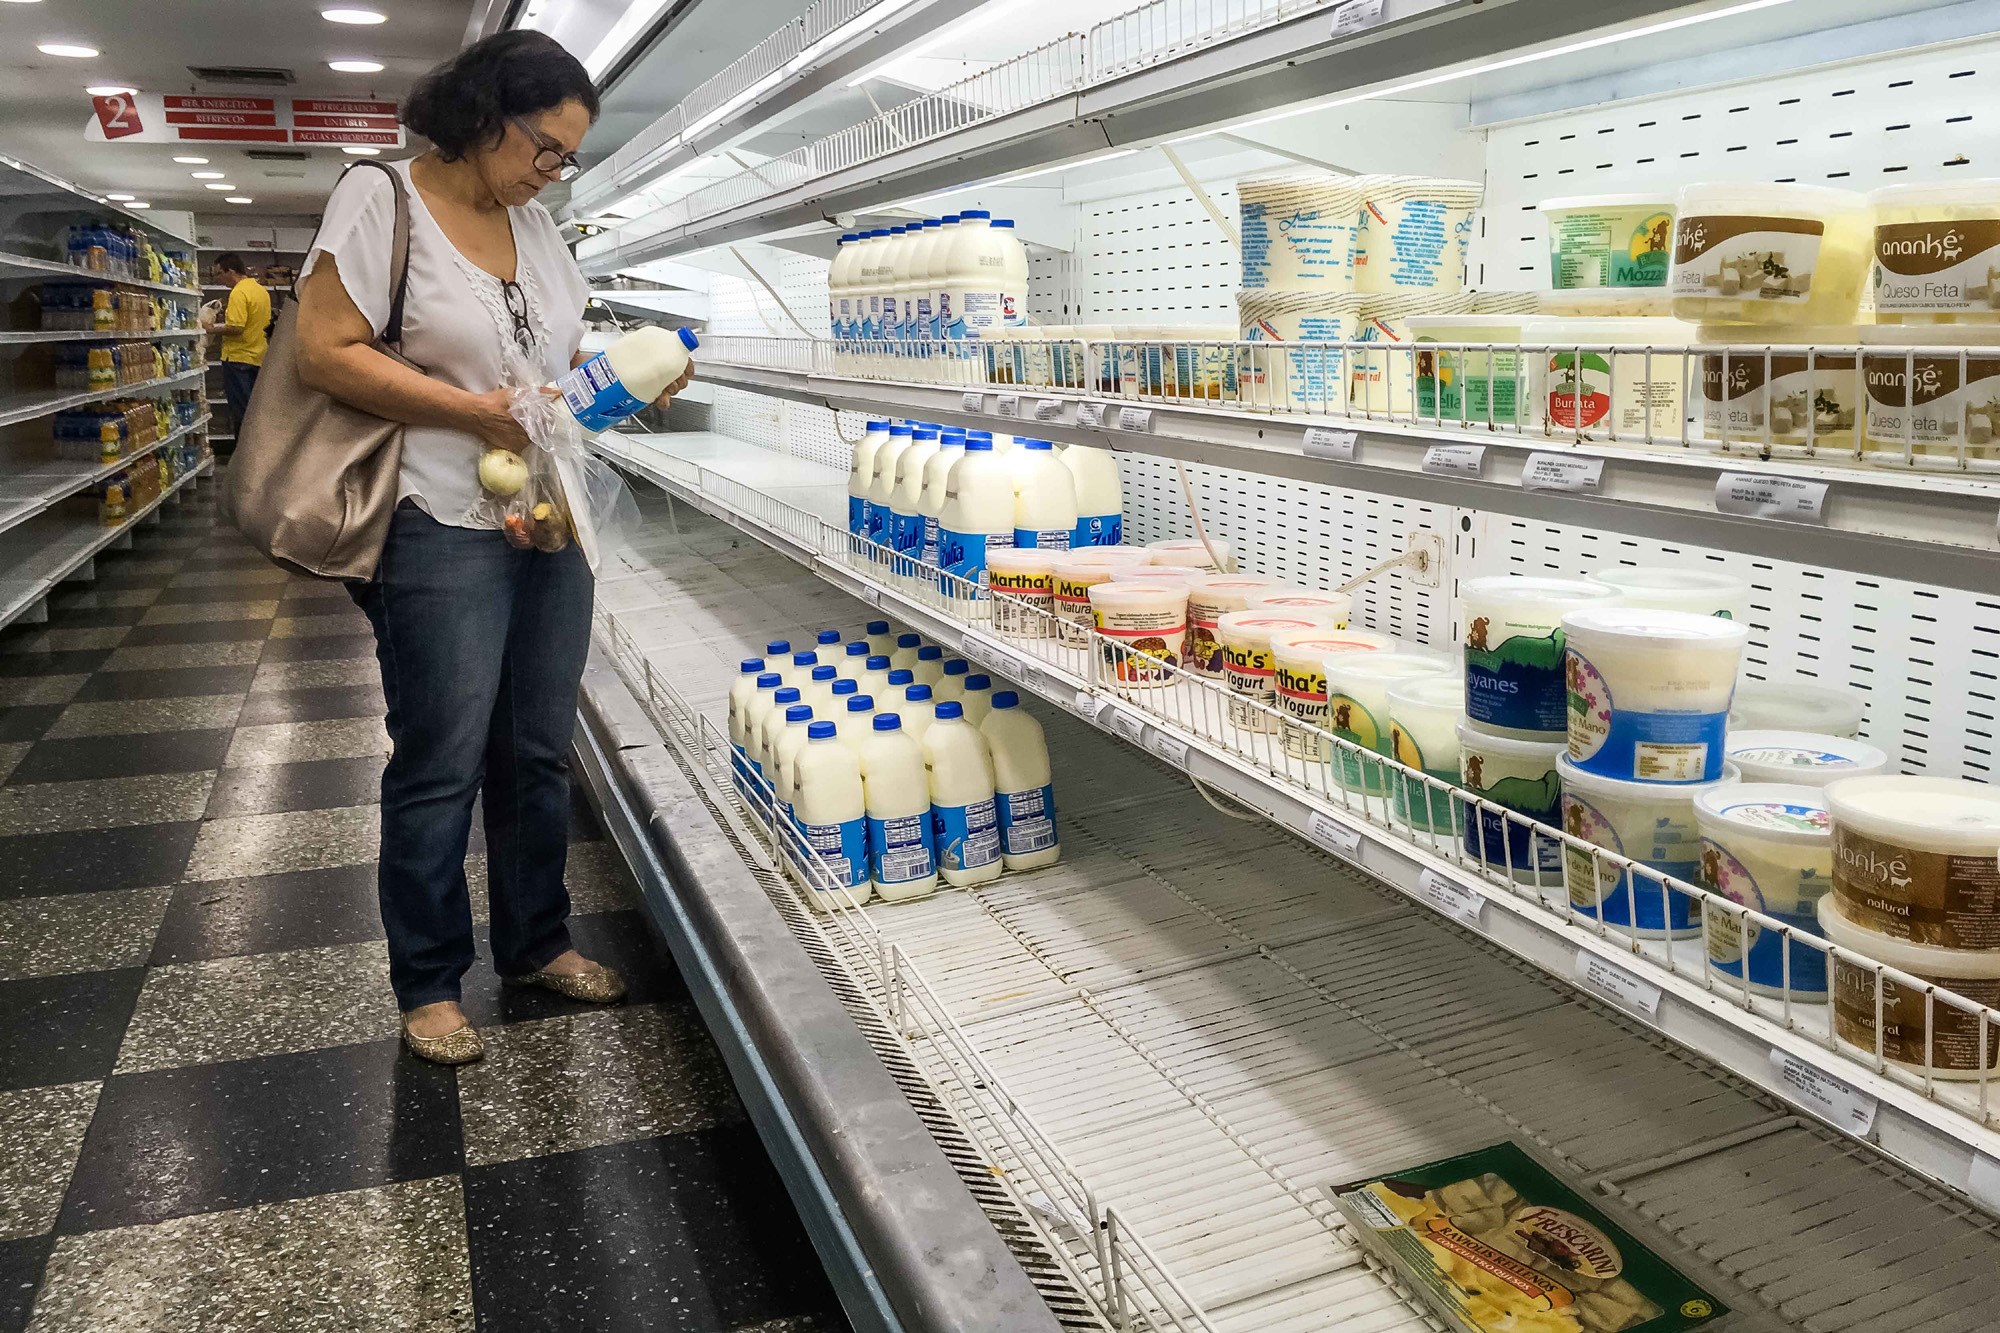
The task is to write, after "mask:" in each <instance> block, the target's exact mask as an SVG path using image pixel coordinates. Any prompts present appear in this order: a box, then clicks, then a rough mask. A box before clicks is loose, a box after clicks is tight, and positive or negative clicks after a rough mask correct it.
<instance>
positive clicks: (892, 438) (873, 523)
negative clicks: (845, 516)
mask: <svg viewBox="0 0 2000 1333" xmlns="http://www.w3.org/2000/svg"><path fill="white" fill-rule="evenodd" d="M914 430H915V428H914V427H912V426H911V425H910V423H909V422H907V421H898V422H896V423H895V424H894V425H892V426H890V427H889V438H888V440H887V441H885V442H884V443H883V445H882V447H881V448H879V449H877V450H876V451H875V456H874V458H873V459H872V460H870V462H869V465H868V469H869V470H868V487H867V489H866V490H864V491H863V492H862V511H861V512H862V517H863V519H864V520H865V521H866V522H867V525H868V531H867V532H866V533H865V534H864V535H865V536H866V537H867V538H868V540H869V541H871V542H874V543H875V544H876V545H878V546H887V545H888V544H889V522H890V510H889V504H888V499H889V496H888V487H887V486H886V485H885V484H884V482H883V481H882V477H883V474H884V473H885V472H886V473H887V475H888V476H889V478H890V479H891V480H893V479H894V478H895V475H896V460H897V459H899V458H901V457H902V456H903V451H904V450H905V449H907V448H909V447H910V439H911V436H912V434H913V433H914Z"/></svg>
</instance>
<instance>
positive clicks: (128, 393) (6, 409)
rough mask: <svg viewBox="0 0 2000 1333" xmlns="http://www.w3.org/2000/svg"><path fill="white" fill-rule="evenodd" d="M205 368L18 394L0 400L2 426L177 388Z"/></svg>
mask: <svg viewBox="0 0 2000 1333" xmlns="http://www.w3.org/2000/svg"><path fill="white" fill-rule="evenodd" d="M203 369H204V367H201V366H196V367H194V368H193V369H192V370H183V371H181V372H179V373H178V374H173V375H165V376H162V377H161V378H159V379H152V380H141V381H140V382H139V383H137V384H119V385H115V386H114V387H112V388H109V389H87V390H84V391H83V392H80V393H65V392H62V391H60V390H45V391H43V392H40V393H30V394H21V395H17V396H16V397H14V398H13V399H12V400H11V401H5V400H0V426H13V425H18V424H20V423H21V422H23V421H36V420H39V419H40V418H42V417H52V416H54V415H55V414H56V413H58V412H66V411H68V410H69V409H70V408H72V407H89V406H90V405H91V404H92V403H102V402H108V401H109V400H111V399H113V398H131V397H138V396H143V395H145V394H149V393H158V392H159V391H160V390H162V389H174V388H178V387H180V386H181V385H183V384H192V383H193V382H194V381H196V380H198V379H200V378H201V375H202V371H203Z"/></svg>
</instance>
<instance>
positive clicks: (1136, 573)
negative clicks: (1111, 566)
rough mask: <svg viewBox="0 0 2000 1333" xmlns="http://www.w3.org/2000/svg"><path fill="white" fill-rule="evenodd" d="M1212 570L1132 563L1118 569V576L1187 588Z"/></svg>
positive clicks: (1136, 580)
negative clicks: (1127, 566)
mask: <svg viewBox="0 0 2000 1333" xmlns="http://www.w3.org/2000/svg"><path fill="white" fill-rule="evenodd" d="M1214 572H1215V571H1214V570H1212V569H1194V568H1191V567H1189V566H1187V565H1133V566H1132V567H1131V568H1129V569H1121V570H1119V571H1118V577H1119V579H1120V580H1122V581H1126V582H1138V583H1172V584H1178V585H1179V586H1180V587H1183V588H1189V587H1193V586H1194V581H1195V580H1196V579H1200V578H1206V577H1208V576H1209V575H1210V574H1212V573H1214Z"/></svg>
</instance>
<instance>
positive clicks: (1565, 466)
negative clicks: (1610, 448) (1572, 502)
mask: <svg viewBox="0 0 2000 1333" xmlns="http://www.w3.org/2000/svg"><path fill="white" fill-rule="evenodd" d="M1603 484H1604V460H1603V459H1601V458H1578V457H1576V456H1574V455H1572V454H1529V455H1528V465H1527V466H1526V467H1524V468H1522V469H1521V489H1522V490H1524V491H1595V490H1598V489H1599V488H1600V487H1602V486H1603Z"/></svg>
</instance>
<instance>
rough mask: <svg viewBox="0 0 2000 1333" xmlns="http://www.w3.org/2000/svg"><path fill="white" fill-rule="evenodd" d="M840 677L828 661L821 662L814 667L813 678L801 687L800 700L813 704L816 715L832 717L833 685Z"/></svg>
mask: <svg viewBox="0 0 2000 1333" xmlns="http://www.w3.org/2000/svg"><path fill="white" fill-rule="evenodd" d="M839 678H840V677H839V673H837V672H836V671H835V670H834V669H833V668H832V667H831V666H829V665H828V664H827V663H825V662H821V663H820V664H819V665H818V666H816V667H814V668H813V673H812V679H811V680H809V681H807V682H806V683H805V684H804V685H802V686H800V687H799V702H800V703H802V704H811V705H812V710H813V716H814V717H817V718H828V717H832V716H833V685H834V682H835V681H836V680H838V679H839ZM852 683H853V682H851V681H850V682H849V684H852Z"/></svg>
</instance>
